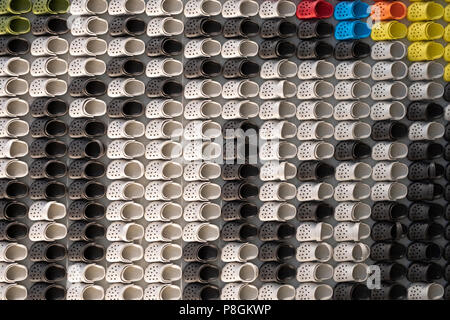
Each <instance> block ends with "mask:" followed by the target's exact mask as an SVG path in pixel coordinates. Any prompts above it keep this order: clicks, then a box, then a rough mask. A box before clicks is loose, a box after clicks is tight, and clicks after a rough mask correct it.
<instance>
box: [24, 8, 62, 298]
mask: <svg viewBox="0 0 450 320" xmlns="http://www.w3.org/2000/svg"><path fill="white" fill-rule="evenodd" d="M68 8H69V3H68V2H67V1H57V7H52V6H50V4H49V2H48V1H35V2H33V7H32V11H33V13H34V14H35V16H34V17H33V19H32V22H31V33H32V34H33V40H32V43H31V49H30V52H31V56H32V57H31V59H30V75H31V77H32V80H31V82H30V87H29V96H30V97H31V99H30V113H31V116H32V117H33V118H32V120H31V125H30V134H31V138H33V140H32V142H31V144H30V153H29V156H30V158H31V163H30V168H29V176H30V178H31V179H33V180H32V182H31V183H30V191H29V199H30V200H31V204H30V205H29V213H28V218H29V220H31V225H30V231H29V239H30V240H31V241H32V242H33V243H32V245H31V247H30V249H29V260H30V261H31V266H30V269H29V271H28V273H29V274H28V279H29V280H30V281H31V283H32V285H31V287H30V289H29V290H28V299H31V300H63V299H65V298H66V281H67V277H66V273H67V270H66V256H67V246H66V241H65V240H66V239H67V238H66V237H67V233H68V231H67V226H66V224H65V221H64V219H65V218H66V194H67V188H66V180H65V177H66V174H67V170H68V169H67V165H66V160H65V159H64V158H65V156H66V153H67V149H68V147H67V144H66V143H65V142H64V136H65V135H66V134H67V132H68V126H67V124H66V122H65V121H64V120H63V119H62V117H63V116H64V115H65V114H66V113H67V110H68V101H67V100H66V99H65V98H64V95H65V94H66V92H67V82H66V81H65V77H66V74H67V71H68V66H67V62H66V60H67V58H66V57H65V56H64V55H66V53H67V52H68V49H69V44H68V42H67V40H65V39H64V38H65V37H66V34H67V32H68V27H67V20H66V19H67V15H66V13H67V10H68Z"/></svg>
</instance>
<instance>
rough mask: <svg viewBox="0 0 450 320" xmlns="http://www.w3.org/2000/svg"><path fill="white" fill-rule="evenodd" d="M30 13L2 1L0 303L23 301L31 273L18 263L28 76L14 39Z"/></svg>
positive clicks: (21, 47) (24, 209)
mask: <svg viewBox="0 0 450 320" xmlns="http://www.w3.org/2000/svg"><path fill="white" fill-rule="evenodd" d="M13 3H16V4H17V6H12V4H13ZM12 7H14V8H15V9H12ZM30 10H31V2H29V1H24V2H20V1H5V2H4V3H2V6H1V7H0V24H1V26H0V29H1V32H0V33H1V36H0V43H1V44H0V55H1V57H0V82H1V87H2V89H1V90H0V91H1V92H0V126H1V129H0V130H1V137H0V145H1V154H0V158H1V159H0V164H1V165H0V167H1V169H0V171H1V172H0V175H1V176H0V185H1V191H0V192H1V196H0V199H1V200H0V300H24V299H26V297H27V288H26V286H25V285H24V284H23V283H22V282H23V281H24V280H26V279H27V278H28V276H32V275H33V270H30V275H29V272H28V270H27V267H26V266H25V265H24V264H23V262H24V260H25V259H26V257H27V255H28V251H29V250H28V248H27V246H25V245H24V243H25V241H26V240H25V238H26V237H27V235H28V231H29V230H28V227H27V225H26V224H25V223H24V222H25V221H24V218H26V217H27V213H28V205H27V204H25V203H24V201H23V200H24V199H23V198H24V197H26V196H27V194H28V185H27V184H25V183H24V179H23V178H24V177H26V176H27V175H28V164H27V163H26V162H24V161H23V157H24V156H26V155H27V154H28V144H27V143H26V142H25V141H23V139H25V136H26V135H27V134H28V132H29V126H28V123H27V122H26V121H24V120H23V119H21V118H22V117H25V116H26V115H27V114H28V112H29V105H28V102H27V101H26V100H27V98H26V96H25V94H26V93H27V91H28V82H27V81H26V80H24V79H23V78H22V77H23V76H25V75H26V74H28V72H29V63H28V61H27V60H25V59H23V55H24V54H26V53H28V52H29V48H30V44H29V42H28V41H27V40H25V39H24V38H22V37H20V35H22V34H25V33H28V32H29V30H30V23H29V21H28V19H26V18H23V17H21V16H20V14H23V13H27V12H29V11H30ZM16 23H17V26H15V24H16ZM15 44H18V46H16V45H15ZM20 56H22V57H20Z"/></svg>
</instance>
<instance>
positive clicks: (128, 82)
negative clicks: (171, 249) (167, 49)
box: [103, 0, 145, 300]
mask: <svg viewBox="0 0 450 320" xmlns="http://www.w3.org/2000/svg"><path fill="white" fill-rule="evenodd" d="M105 11H106V10H105ZM144 12H145V2H144V1H141V0H139V1H127V0H117V1H109V2H108V6H107V16H105V19H107V20H108V22H109V29H108V34H109V35H110V36H111V37H107V36H105V38H106V37H107V38H108V39H107V43H108V49H107V55H108V58H107V63H106V66H105V69H106V75H107V76H108V77H109V78H108V79H107V80H106V82H107V93H106V94H107V96H108V103H107V107H106V114H107V116H108V129H107V138H108V140H109V144H108V146H107V149H106V156H107V158H108V165H107V167H106V174H105V175H106V178H107V179H108V187H107V190H106V198H107V200H108V204H107V207H106V219H107V220H108V227H107V231H106V239H107V240H108V241H109V243H108V246H107V249H106V261H107V267H106V275H105V280H106V282H107V283H108V286H107V289H106V291H105V299H106V300H141V299H142V298H143V295H144V289H143V288H142V287H141V286H140V285H139V284H137V283H138V282H139V281H141V280H142V279H143V278H144V275H145V268H144V267H143V266H142V265H140V262H141V261H142V260H143V257H144V254H145V248H144V247H143V246H142V240H143V239H144V235H145V228H144V225H143V223H142V222H140V221H142V220H143V217H144V212H145V207H144V204H141V203H139V202H140V201H141V199H143V197H144V194H145V184H144V183H142V182H141V181H140V180H139V179H141V178H142V177H143V176H144V174H145V166H144V164H143V163H142V160H141V159H139V158H142V157H143V156H144V153H145V145H144V144H143V143H141V142H139V141H137V139H139V138H140V137H143V136H144V134H145V124H144V123H143V122H142V120H141V121H140V120H139V119H138V117H140V116H142V115H143V114H144V112H145V104H144V102H143V101H142V98H143V96H144V94H145V82H144V81H142V80H140V79H138V77H139V76H141V75H142V74H143V73H144V72H145V65H144V62H143V61H142V56H143V54H144V51H145V42H144V41H143V40H141V39H139V38H138V36H139V35H142V34H144V33H145V24H144V23H143V22H142V20H141V19H140V18H138V17H137V15H140V14H143V13H144ZM105 33H106V31H105ZM103 72H105V71H103ZM141 219H142V220H141Z"/></svg>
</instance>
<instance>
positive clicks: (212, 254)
mask: <svg viewBox="0 0 450 320" xmlns="http://www.w3.org/2000/svg"><path fill="white" fill-rule="evenodd" d="M221 11H222V4H221V3H220V2H219V1H207V2H205V1H201V0H200V1H197V0H194V1H187V2H186V4H185V8H184V16H185V17H186V21H185V30H184V35H185V37H186V43H185V47H184V51H183V55H184V58H185V59H184V78H185V88H184V99H185V106H184V114H183V117H184V120H185V122H184V123H185V130H184V140H185V141H186V145H185V147H184V154H183V157H184V160H185V165H184V175H183V179H184V182H185V185H184V192H183V200H184V212H183V219H184V221H185V223H186V224H185V226H184V228H183V241H184V244H183V260H184V261H185V262H186V264H185V266H184V269H183V281H184V290H183V299H187V300H215V299H219V297H220V288H219V286H218V285H217V283H218V281H219V279H220V267H219V266H218V264H217V263H218V259H219V258H220V250H219V245H218V241H217V240H218V239H219V237H220V228H219V226H218V223H219V222H218V219H219V218H220V216H221V213H222V208H221V205H220V203H218V201H219V200H218V199H220V196H221V186H220V185H219V184H218V183H217V182H218V179H219V178H220V175H221V166H220V165H219V164H220V163H221V160H222V158H221V152H220V150H221V148H222V146H221V145H220V144H218V143H217V141H216V142H214V140H215V139H216V138H219V137H220V136H221V126H220V124H219V123H218V122H216V120H217V119H218V117H220V115H221V112H222V105H221V104H220V103H219V101H218V97H219V96H220V94H221V92H222V86H221V85H220V83H219V82H218V81H216V80H217V78H218V77H219V76H220V75H221V74H222V64H220V63H219V62H217V57H220V53H221V49H222V47H221V44H220V42H219V41H217V40H216V39H215V38H217V37H218V36H219V35H220V34H221V33H222V27H223V26H222V24H221V23H220V22H219V17H220V16H219V15H220V14H221ZM223 205H224V203H223V204H222V206H223Z"/></svg>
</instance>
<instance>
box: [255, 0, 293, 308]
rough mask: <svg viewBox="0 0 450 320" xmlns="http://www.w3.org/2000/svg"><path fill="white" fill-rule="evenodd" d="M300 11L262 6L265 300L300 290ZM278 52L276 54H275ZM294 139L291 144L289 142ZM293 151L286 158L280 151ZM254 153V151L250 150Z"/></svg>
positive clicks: (284, 6)
mask: <svg viewBox="0 0 450 320" xmlns="http://www.w3.org/2000/svg"><path fill="white" fill-rule="evenodd" d="M295 12H296V7H295V5H293V3H291V2H288V1H280V2H278V3H277V4H274V3H271V2H270V1H264V2H262V3H261V5H260V8H259V17H260V18H261V19H263V20H262V24H261V30H260V37H261V38H262V41H263V42H262V43H261V45H260V48H259V56H260V58H261V59H262V62H261V63H262V64H261V68H260V69H261V70H260V73H259V77H260V78H261V79H262V81H263V82H262V84H261V87H260V91H259V98H260V100H261V105H260V107H259V119H260V120H262V121H263V122H262V124H261V127H260V128H259V132H258V136H259V139H260V141H261V145H260V150H259V152H260V153H259V160H260V162H261V167H260V172H259V180H260V181H261V182H260V183H261V186H260V189H259V200H260V201H261V202H262V204H261V205H260V206H259V210H258V219H259V221H260V222H259V223H260V226H259V240H260V241H262V243H261V245H260V247H259V260H260V262H261V265H260V267H259V280H260V281H261V285H260V287H259V296H258V299H259V300H292V299H294V298H295V287H294V286H293V285H292V284H291V283H289V282H291V280H292V279H295V273H296V269H295V265H294V264H292V261H294V259H293V258H294V256H295V248H294V246H293V245H292V244H291V241H292V239H293V238H294V235H295V227H294V225H293V224H292V223H291V220H292V219H294V218H295V213H296V207H295V204H293V203H292V202H293V201H294V198H295V193H296V187H295V185H294V184H292V183H291V182H292V179H294V178H295V175H296V167H295V165H293V164H292V163H290V162H289V159H292V158H294V157H295V155H296V147H295V144H293V143H292V141H293V140H294V139H295V135H296V130H297V128H296V126H295V124H294V123H292V122H291V121H289V119H290V118H293V116H294V114H295V104H294V103H292V102H291V101H292V99H293V97H294V96H295V94H296V85H295V83H294V82H292V81H291V80H292V79H293V78H294V77H296V75H297V64H296V63H295V62H293V61H292V60H290V59H289V58H292V57H294V53H295V52H294V50H295V37H296V24H295V23H293V22H292V20H291V21H286V18H289V17H293V16H294V15H295ZM267 44H270V46H273V45H274V44H276V46H277V47H280V46H288V47H292V50H291V51H290V52H286V53H289V56H288V55H285V56H284V57H281V56H265V54H264V53H265V52H266V51H267V49H268V47H267ZM275 52H276V51H275ZM289 140H291V141H289ZM282 149H289V150H290V151H289V152H287V153H286V154H283V152H281V153H280V152H279V151H281V150H282ZM249 151H250V152H251V150H249Z"/></svg>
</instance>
